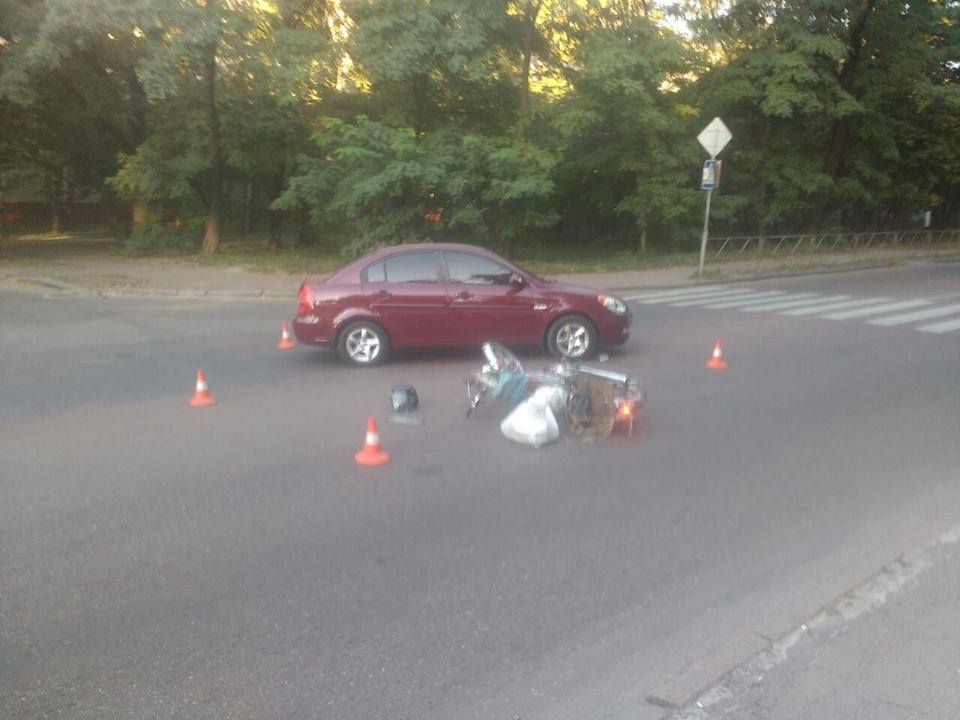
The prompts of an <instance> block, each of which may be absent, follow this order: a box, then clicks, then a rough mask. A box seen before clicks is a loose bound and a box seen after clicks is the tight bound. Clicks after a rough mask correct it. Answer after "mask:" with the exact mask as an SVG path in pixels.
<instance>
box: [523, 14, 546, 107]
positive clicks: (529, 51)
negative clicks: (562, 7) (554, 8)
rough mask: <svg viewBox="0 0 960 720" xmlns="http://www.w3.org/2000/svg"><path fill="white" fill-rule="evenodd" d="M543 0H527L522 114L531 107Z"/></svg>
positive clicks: (524, 24)
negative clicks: (534, 62) (533, 74)
mask: <svg viewBox="0 0 960 720" xmlns="http://www.w3.org/2000/svg"><path fill="white" fill-rule="evenodd" d="M542 4H543V0H537V1H536V2H533V0H527V3H526V8H525V11H524V19H523V27H524V32H523V64H522V67H521V71H520V114H521V115H523V114H524V113H526V111H527V108H529V107H530V63H531V62H532V61H533V41H534V39H535V35H536V32H537V15H539V14H540V6H541V5H542Z"/></svg>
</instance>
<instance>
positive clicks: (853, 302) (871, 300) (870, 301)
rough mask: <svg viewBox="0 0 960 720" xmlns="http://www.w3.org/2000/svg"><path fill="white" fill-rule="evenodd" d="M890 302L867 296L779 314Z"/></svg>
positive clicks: (840, 308) (822, 310) (794, 313)
mask: <svg viewBox="0 0 960 720" xmlns="http://www.w3.org/2000/svg"><path fill="white" fill-rule="evenodd" d="M884 302H890V298H867V299H866V300H848V301H847V302H840V303H828V304H827V305H813V306H812V307H802V308H797V309H796V310H784V311H783V312H782V313H780V314H781V315H814V314H816V313H820V312H828V311H830V310H843V309H844V308H853V307H859V306H861V305H876V304H877V303H884Z"/></svg>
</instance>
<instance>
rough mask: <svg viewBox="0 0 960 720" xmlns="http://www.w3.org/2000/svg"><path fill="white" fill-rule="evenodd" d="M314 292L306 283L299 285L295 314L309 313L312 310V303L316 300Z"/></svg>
mask: <svg viewBox="0 0 960 720" xmlns="http://www.w3.org/2000/svg"><path fill="white" fill-rule="evenodd" d="M316 299H317V296H316V293H314V292H313V288H312V287H310V285H309V284H308V283H304V284H303V285H301V286H300V295H299V301H300V302H299V304H298V305H297V315H309V314H310V313H312V312H313V303H314V301H316Z"/></svg>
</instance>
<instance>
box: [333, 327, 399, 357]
mask: <svg viewBox="0 0 960 720" xmlns="http://www.w3.org/2000/svg"><path fill="white" fill-rule="evenodd" d="M337 350H338V351H339V352H340V357H342V358H343V359H344V360H346V361H347V362H349V363H351V364H352V365H358V366H360V367H370V366H372V365H377V364H378V363H380V362H382V361H383V360H384V359H385V358H386V357H387V354H388V353H389V351H390V338H389V337H388V336H387V331H386V330H384V329H383V328H382V327H380V326H379V325H377V324H376V323H374V322H370V321H368V320H360V321H358V322H352V323H350V324H349V325H347V326H346V327H345V328H344V329H343V332H341V333H340V339H339V341H338V342H337Z"/></svg>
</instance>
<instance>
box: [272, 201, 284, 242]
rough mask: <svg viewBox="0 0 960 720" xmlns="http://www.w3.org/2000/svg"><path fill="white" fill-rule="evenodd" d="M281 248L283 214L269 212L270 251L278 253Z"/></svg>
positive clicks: (278, 211) (275, 211)
mask: <svg viewBox="0 0 960 720" xmlns="http://www.w3.org/2000/svg"><path fill="white" fill-rule="evenodd" d="M282 246H283V213H282V212H281V211H280V210H271V211H270V249H271V250H273V251H274V252H279V251H280V248H281V247H282Z"/></svg>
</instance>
